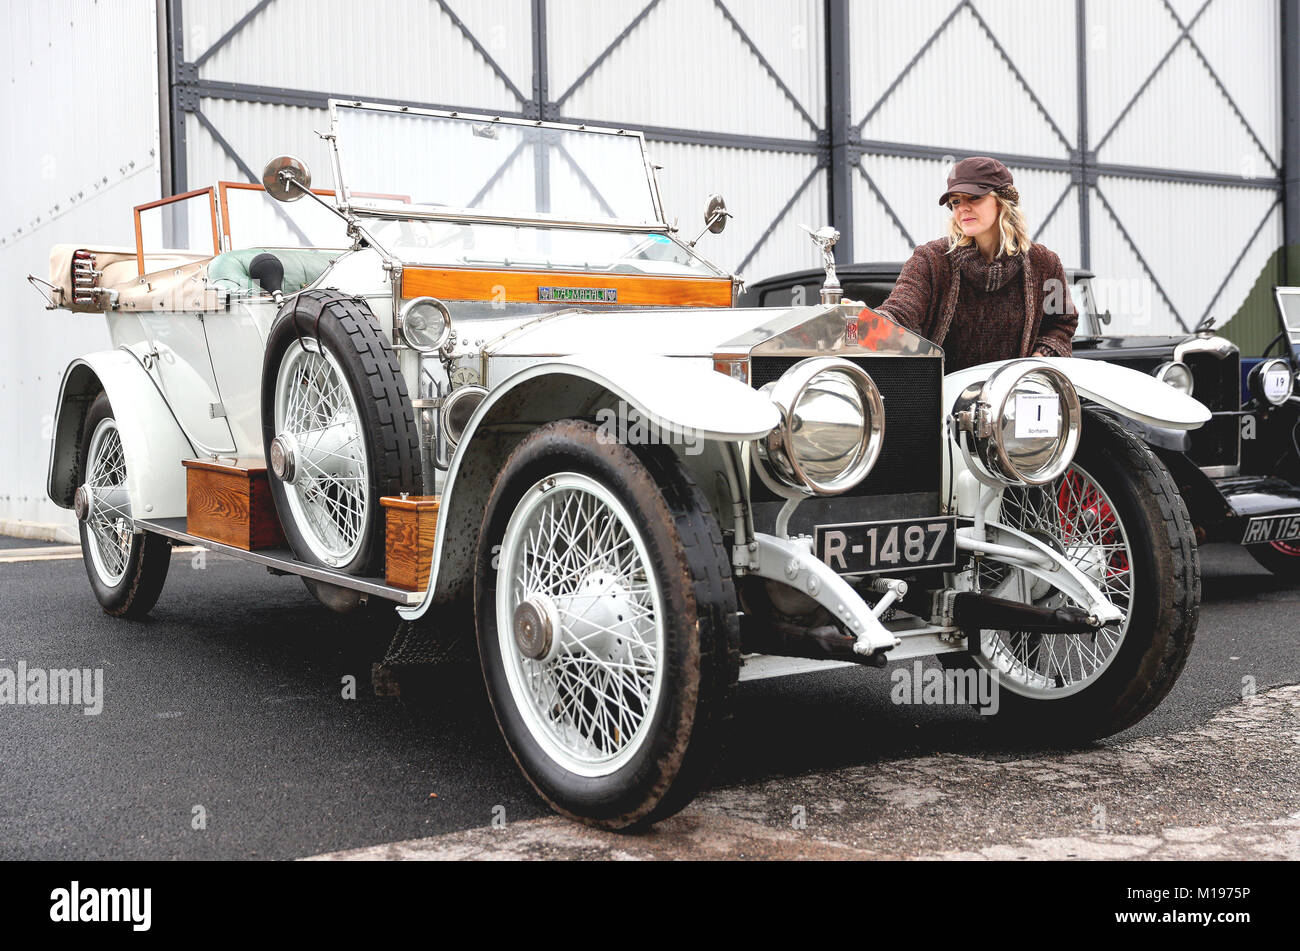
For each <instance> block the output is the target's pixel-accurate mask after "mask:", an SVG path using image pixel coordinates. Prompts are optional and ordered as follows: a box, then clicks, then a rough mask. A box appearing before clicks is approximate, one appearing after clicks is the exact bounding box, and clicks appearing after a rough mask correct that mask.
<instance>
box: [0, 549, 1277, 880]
mask: <svg viewBox="0 0 1300 951" xmlns="http://www.w3.org/2000/svg"><path fill="white" fill-rule="evenodd" d="M25 549H37V550H36V551H33V552H31V553H26V552H24V550H25ZM1202 558H1203V575H1204V602H1203V607H1202V616H1201V624H1200V628H1199V630H1198V633H1197V639H1196V644H1195V646H1194V648H1193V651H1192V656H1191V658H1190V660H1189V662H1188V666H1187V669H1186V670H1185V671H1184V674H1183V676H1182V678H1181V680H1180V681H1179V683H1178V684H1177V685H1176V686H1175V688H1174V690H1173V692H1172V693H1171V694H1170V695H1169V697H1167V698H1166V699H1165V701H1164V703H1163V704H1162V705H1161V706H1160V707H1159V708H1158V709H1157V710H1156V711H1155V712H1154V713H1152V714H1151V715H1150V716H1149V717H1147V719H1145V720H1144V721H1142V722H1141V723H1139V724H1138V725H1137V726H1135V727H1133V728H1131V729H1129V730H1127V731H1125V732H1124V733H1121V734H1119V735H1117V736H1115V737H1112V738H1110V739H1108V740H1106V741H1103V742H1101V743H1098V744H1092V745H1090V746H1087V747H1085V748H1083V749H1078V750H1067V751H1061V750H1024V749H1007V748H999V744H998V741H997V740H996V739H995V737H994V734H993V732H992V731H991V730H990V729H989V725H988V723H987V722H985V720H984V719H983V718H981V717H980V716H979V715H978V714H977V713H976V712H974V711H973V710H971V709H969V708H968V707H965V706H913V705H897V704H895V703H893V702H891V699H890V686H891V684H890V679H889V673H890V671H889V670H886V671H883V672H882V671H876V670H869V669H858V668H853V669H846V670H836V671H832V672H828V673H818V674H807V675H801V676H797V677H788V678H780V679H772V680H762V681H754V682H750V683H745V684H742V685H741V688H740V692H739V700H738V705H737V710H736V718H735V725H734V730H733V734H732V737H731V742H730V746H729V750H728V754H727V757H726V758H725V760H724V761H723V762H722V763H721V764H720V766H719V768H718V770H717V771H716V773H715V776H714V777H713V780H712V782H711V783H710V785H709V787H708V788H707V789H706V790H705V792H704V793H703V794H702V795H701V797H700V798H699V799H698V800H697V801H696V802H695V803H694V804H693V805H692V806H691V807H690V808H689V809H688V810H687V811H686V812H684V813H683V814H682V815H680V816H678V817H676V818H674V819H672V820H669V821H668V822H665V823H662V824H660V825H659V826H658V827H656V828H655V829H654V830H653V831H651V832H650V833H647V834H643V835H638V836H626V835H621V836H620V835H608V834H605V833H600V832H596V831H594V830H591V829H588V828H586V827H583V826H579V825H576V824H574V823H571V822H569V821H567V820H564V819H560V818H557V817H554V816H553V815H552V814H551V813H550V812H549V810H548V809H547V807H546V806H545V805H544V804H543V803H542V802H540V801H539V800H538V799H537V798H536V797H535V795H534V794H533V792H532V790H531V787H529V786H528V784H527V782H526V781H525V780H524V779H523V777H522V776H521V775H520V774H519V772H518V770H517V768H516V766H515V764H514V762H513V761H512V760H511V759H510V757H509V754H508V753H507V751H506V749H505V746H504V744H503V742H502V741H501V738H500V735H499V733H498V731H497V728H496V724H495V722H494V720H493V717H492V713H491V710H490V708H489V707H488V704H487V702H486V699H485V697H484V694H483V689H482V684H481V680H480V675H479V673H478V671H477V668H476V666H475V664H474V663H473V662H472V660H462V661H460V662H448V663H447V664H445V665H443V666H442V667H440V668H438V669H436V670H434V671H432V672H430V673H429V674H428V675H426V676H422V677H420V678H416V679H414V680H412V682H411V683H404V684H403V698H402V700H401V701H400V702H398V701H394V700H386V699H380V698H377V697H375V696H374V695H373V693H372V691H371V689H370V668H371V663H372V662H373V661H374V660H375V659H376V658H378V657H379V656H381V655H382V653H383V650H384V648H385V646H386V645H387V642H388V640H389V638H390V637H391V635H392V632H393V627H394V622H393V616H392V615H391V614H390V613H389V612H388V611H386V610H385V611H379V612H375V613H373V614H372V615H371V616H369V617H364V618H358V617H355V616H346V617H345V616H339V615H334V614H331V613H329V612H328V611H326V610H325V609H323V608H321V607H319V606H318V605H317V604H316V603H315V601H313V600H312V599H311V597H310V596H309V595H308V594H307V593H306V591H305V590H304V589H303V588H302V586H301V584H300V583H299V582H298V581H297V580H295V579H291V578H277V577H272V576H270V575H268V574H267V573H266V572H265V571H264V570H262V569H260V568H256V567H254V566H249V565H247V564H244V563H241V562H238V561H235V560H233V559H229V558H225V557H222V556H216V555H212V554H201V553H199V552H197V551H192V550H190V551H178V552H176V553H174V554H173V562H172V570H171V575H170V577H169V579H168V583H167V588H166V589H165V591H164V593H163V597H162V600H161V601H160V602H159V605H158V607H157V608H156V609H155V611H154V616H153V617H152V618H151V619H150V620H149V621H146V622H129V621H120V620H116V619H113V618H110V617H108V616H106V615H104V614H103V613H102V612H101V611H100V609H99V607H98V605H97V604H96V603H95V601H94V599H93V597H92V595H91V593H90V589H89V585H88V583H87V581H86V577H85V570H84V568H83V566H82V564H81V561H80V557H79V555H77V554H76V552H75V550H73V549H67V548H62V549H60V548H58V547H57V546H38V545H35V544H32V543H30V542H23V544H22V545H21V546H5V547H0V668H6V667H7V668H14V667H15V666H16V665H17V664H18V663H19V662H22V663H24V664H25V665H26V666H27V667H28V668H29V669H30V668H37V667H41V668H47V669H55V668H74V667H75V668H87V669H93V668H99V669H102V670H103V684H104V687H103V709H102V712H101V713H99V714H98V715H92V716H87V715H85V714H84V712H83V710H82V708H80V707H71V706H50V705H45V706H13V705H0V833H2V834H0V859H36V858H49V859H94V858H164V859H167V858H280V859H283V858H306V857H312V856H322V855H324V856H329V857H345V858H347V857H365V858H371V857H394V858H449V857H458V858H480V857H481V858H518V857H557V858H595V857H599V858H655V857H696V858H721V857H742V858H766V857H771V858H804V857H806V858H887V859H895V858H942V857H963V858H1020V857H1025V858H1035V857H1047V858H1056V857H1066V858H1093V857H1095V858H1103V857H1134V858H1157V859H1159V858H1188V857H1191V858H1196V857H1219V858H1229V857H1265V858H1287V857H1289V858H1297V857H1300V782H1298V781H1297V780H1300V766H1297V763H1300V757H1298V756H1297V752H1298V749H1297V744H1298V743H1300V716H1298V713H1300V688H1295V687H1288V685H1295V684H1297V683H1300V651H1298V650H1297V635H1298V634H1300V630H1298V628H1300V611H1298V610H1297V609H1298V608H1300V588H1293V587H1290V586H1288V585H1286V584H1284V583H1283V582H1280V581H1278V580H1276V579H1274V578H1273V577H1271V576H1270V575H1268V574H1267V573H1266V572H1264V571H1263V570H1262V569H1260V568H1258V567H1257V566H1256V565H1255V563H1254V561H1253V560H1251V559H1250V557H1249V556H1248V555H1247V554H1246V553H1244V552H1242V551H1239V550H1237V549H1234V548H1229V547H1222V546H1213V547H1210V548H1207V549H1205V550H1204V551H1203V552H1202ZM909 666H910V665H909ZM349 678H354V683H355V691H353V690H352V689H351V687H350V684H351V683H352V682H353V681H351V680H349ZM1275 688H1282V689H1275ZM353 696H355V699H352V697H353Z"/></svg>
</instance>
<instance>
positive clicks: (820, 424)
mask: <svg viewBox="0 0 1300 951" xmlns="http://www.w3.org/2000/svg"><path fill="white" fill-rule="evenodd" d="M763 392H764V393H766V394H767V395H768V396H769V397H770V398H771V400H772V402H773V403H774V404H775V405H776V408H777V409H778V410H779V411H780V413H781V422H780V424H778V425H777V427H776V428H775V429H773V430H772V432H771V433H769V434H768V435H767V436H766V437H765V438H764V439H760V440H759V441H758V442H757V444H756V445H757V452H758V457H759V460H760V461H761V463H762V464H763V468H764V471H765V473H766V474H767V475H768V476H770V477H771V478H772V479H773V480H775V481H776V482H777V483H779V484H780V485H782V486H785V487H787V488H791V489H796V490H798V491H800V492H803V493H804V494H806V495H838V494H839V493H841V492H845V491H847V490H849V489H851V488H853V486H855V485H857V484H858V483H859V482H861V481H862V480H863V479H865V478H866V477H867V474H868V473H869V472H870V471H871V467H872V466H874V465H875V464H876V459H877V458H879V456H880V447H881V445H882V444H883V442H884V440H885V403H884V400H883V399H881V396H880V390H879V389H878V388H877V386H876V384H875V381H874V380H872V379H871V377H870V376H868V375H867V372H866V371H865V370H863V369H862V368H861V367H860V366H858V365H857V364H856V363H853V362H851V361H849V360H844V359H841V358H839V357H812V358H810V359H808V360H802V361H800V362H799V363H796V364H795V365H794V366H792V367H791V368H790V369H789V370H787V371H786V372H785V373H784V374H783V375H782V376H781V378H780V379H779V380H776V381H775V382H773V383H769V384H768V385H767V386H765V387H763Z"/></svg>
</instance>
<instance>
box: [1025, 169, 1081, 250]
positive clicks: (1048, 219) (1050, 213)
mask: <svg viewBox="0 0 1300 951" xmlns="http://www.w3.org/2000/svg"><path fill="white" fill-rule="evenodd" d="M1073 187H1074V182H1070V184H1068V185H1066V186H1065V191H1063V192H1061V195H1060V197H1059V198H1057V199H1056V203H1055V204H1053V205H1052V207H1051V209H1050V210H1049V211H1048V212H1047V217H1045V218H1044V219H1043V220H1042V222H1041V223H1040V224H1039V226H1038V230H1037V231H1035V232H1034V238H1033V240H1034V241H1035V243H1036V242H1037V241H1038V239H1039V237H1040V236H1041V235H1042V233H1043V232H1044V231H1046V230H1047V226H1048V225H1049V224H1051V223H1052V219H1053V218H1055V217H1056V211H1057V209H1058V208H1060V207H1061V205H1062V204H1063V203H1064V202H1065V199H1066V198H1067V197H1068V196H1069V194H1070V189H1071V188H1073Z"/></svg>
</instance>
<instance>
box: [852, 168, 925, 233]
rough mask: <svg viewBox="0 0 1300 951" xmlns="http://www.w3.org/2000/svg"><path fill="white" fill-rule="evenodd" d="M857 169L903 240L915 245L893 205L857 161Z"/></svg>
mask: <svg viewBox="0 0 1300 951" xmlns="http://www.w3.org/2000/svg"><path fill="white" fill-rule="evenodd" d="M858 171H859V172H861V173H862V177H863V178H864V179H866V181H867V187H868V188H870V189H871V193H872V194H873V195H875V196H876V201H878V202H880V204H881V206H882V207H883V208H884V209H885V214H887V215H889V220H890V221H892V222H893V223H894V227H895V228H897V229H898V230H899V233H901V234H902V236H903V240H904V241H906V242H907V244H908V247H912V248H914V247H916V242H915V241H914V240H912V236H911V235H910V234H908V233H907V228H906V227H905V226H904V225H903V220H902V219H901V218H899V217H898V215H896V214H894V208H893V206H892V205H890V204H889V201H888V200H887V199H886V198H885V195H884V193H883V192H882V191H881V190H880V189H879V188H877V187H876V183H875V181H873V180H872V178H871V176H870V175H868V174H867V170H866V169H865V168H864V167H863V165H862V163H861V162H858Z"/></svg>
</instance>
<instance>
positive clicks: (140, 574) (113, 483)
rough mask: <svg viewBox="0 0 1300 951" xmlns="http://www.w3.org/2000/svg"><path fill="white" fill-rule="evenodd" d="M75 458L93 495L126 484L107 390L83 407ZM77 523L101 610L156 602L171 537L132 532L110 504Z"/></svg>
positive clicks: (117, 612) (119, 611)
mask: <svg viewBox="0 0 1300 951" xmlns="http://www.w3.org/2000/svg"><path fill="white" fill-rule="evenodd" d="M77 463H78V465H77V471H78V472H79V473H80V475H81V481H82V482H83V483H84V484H87V485H89V486H90V487H91V490H92V494H93V495H95V496H97V497H100V498H102V497H104V496H105V495H106V492H105V490H112V489H114V488H119V487H125V486H126V485H127V484H128V483H127V472H126V457H125V455H124V454H123V452H122V441H121V436H120V435H119V433H118V431H117V420H116V418H115V417H114V416H113V407H112V405H111V404H110V403H109V401H108V396H107V394H104V393H101V394H100V395H99V396H98V397H97V398H96V399H95V401H94V402H93V403H92V404H91V406H90V410H89V412H87V413H86V422H85V427H84V429H83V430H82V437H81V448H80V450H79V452H78V460H77ZM77 528H78V531H79V532H80V534H81V556H82V559H83V560H84V561H85V564H86V575H87V576H88V577H89V578H90V587H91V590H93V591H94V592H95V598H96V600H98V601H99V603H100V606H101V607H103V609H104V613H105V614H111V615H112V616H113V617H125V618H135V619H139V618H143V617H145V616H146V615H147V614H148V613H149V612H150V611H151V610H152V609H153V606H154V605H155V604H157V603H158V598H159V596H160V595H161V594H162V589H163V584H164V583H165V582H166V581H167V569H168V568H170V567H171V551H172V549H171V542H170V541H169V540H168V539H166V538H164V537H162V536H161V535H154V534H152V533H150V532H139V533H135V534H133V533H132V532H131V528H130V525H129V524H128V523H127V520H126V519H124V518H121V517H117V516H115V515H114V513H113V511H112V510H108V511H95V510H94V509H92V513H91V515H90V517H89V518H87V519H84V520H80V521H78V523H77Z"/></svg>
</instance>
